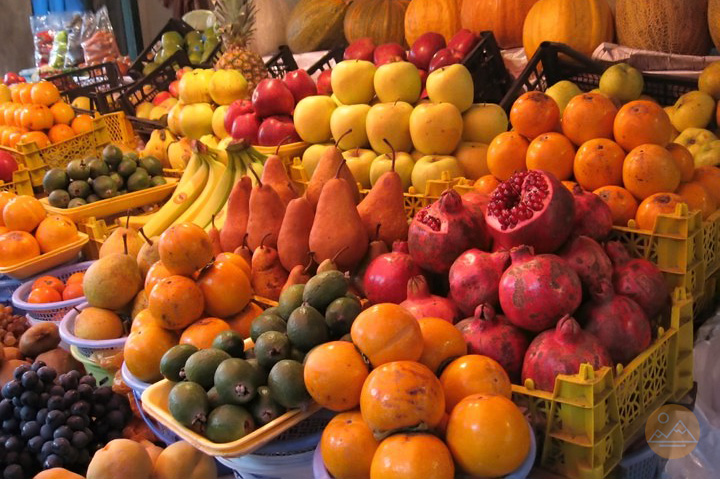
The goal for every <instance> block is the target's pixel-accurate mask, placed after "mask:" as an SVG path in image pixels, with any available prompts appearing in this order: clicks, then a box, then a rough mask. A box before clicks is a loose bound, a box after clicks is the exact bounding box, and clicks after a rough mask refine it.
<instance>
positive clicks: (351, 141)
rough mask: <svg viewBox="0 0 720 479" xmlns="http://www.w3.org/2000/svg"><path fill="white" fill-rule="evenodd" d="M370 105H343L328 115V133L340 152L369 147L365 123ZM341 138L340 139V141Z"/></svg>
mask: <svg viewBox="0 0 720 479" xmlns="http://www.w3.org/2000/svg"><path fill="white" fill-rule="evenodd" d="M369 111H370V105H343V106H339V107H337V108H335V110H334V111H333V112H332V115H330V131H331V132H332V136H333V139H334V140H335V141H336V142H337V141H339V143H338V147H339V148H340V149H341V150H350V149H352V148H365V147H366V146H368V145H369V143H368V137H367V132H366V130H365V122H366V118H367V114H368V112H369ZM341 138H342V139H341Z"/></svg>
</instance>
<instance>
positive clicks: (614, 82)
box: [599, 63, 645, 103]
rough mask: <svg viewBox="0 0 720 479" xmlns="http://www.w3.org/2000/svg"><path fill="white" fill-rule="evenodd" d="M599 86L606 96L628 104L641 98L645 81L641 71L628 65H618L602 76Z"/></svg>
mask: <svg viewBox="0 0 720 479" xmlns="http://www.w3.org/2000/svg"><path fill="white" fill-rule="evenodd" d="M599 86H600V91H601V92H603V93H604V94H606V95H608V96H609V97H612V98H617V99H618V100H620V101H621V102H623V103H627V102H629V101H633V100H637V99H638V98H640V95H642V91H643V88H644V87H645V80H644V79H643V76H642V73H640V71H639V70H637V69H635V68H633V67H631V66H630V65H628V64H627V63H616V64H615V65H613V66H611V67H610V68H608V69H607V70H605V72H604V73H603V74H602V76H601V77H600V85H599Z"/></svg>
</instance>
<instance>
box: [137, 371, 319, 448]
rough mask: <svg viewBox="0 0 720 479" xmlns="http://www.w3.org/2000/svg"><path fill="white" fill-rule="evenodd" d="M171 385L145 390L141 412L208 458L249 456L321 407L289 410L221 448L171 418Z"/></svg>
mask: <svg viewBox="0 0 720 479" xmlns="http://www.w3.org/2000/svg"><path fill="white" fill-rule="evenodd" d="M174 385H175V383H173V382H170V381H168V380H167V379H163V380H162V381H160V382H157V383H155V384H153V385H152V386H150V387H149V388H147V389H146V390H145V392H143V394H142V408H143V409H144V410H145V411H146V412H147V413H148V414H149V415H150V416H152V417H153V419H155V420H156V421H158V422H159V423H160V424H162V425H163V426H165V427H166V428H168V429H170V430H171V431H172V432H173V433H175V434H176V435H177V436H178V437H180V439H183V440H184V441H186V442H188V443H189V444H190V445H191V446H193V447H194V448H195V449H198V450H200V451H202V452H204V453H205V454H208V455H210V456H221V457H238V456H243V455H245V454H250V453H251V452H253V451H254V450H256V449H258V448H260V447H262V446H264V445H265V444H267V443H269V442H270V441H272V440H273V439H275V438H276V437H278V436H279V435H280V434H282V433H283V432H285V431H287V430H288V429H290V428H291V427H293V426H295V425H296V424H298V423H299V422H300V421H303V420H304V419H307V418H308V417H310V416H311V415H313V414H314V413H316V412H318V411H319V410H320V406H319V405H318V404H315V403H313V404H312V405H310V406H309V407H308V408H307V409H304V410H301V409H292V410H290V411H288V412H286V413H285V414H283V415H282V416H280V417H279V418H277V419H275V420H274V421H272V422H270V423H268V424H266V425H264V426H262V427H260V428H258V429H256V430H255V431H253V432H251V433H250V434H248V435H247V436H245V437H243V438H241V439H238V440H237V441H233V442H227V443H222V444H220V443H217V442H212V441H210V440H209V439H207V438H206V437H203V436H201V435H200V434H197V433H195V432H193V431H191V430H190V429H188V428H186V427H184V426H182V425H180V423H178V422H177V421H176V420H175V419H174V418H173V417H172V415H171V414H170V411H169V410H168V395H169V394H170V390H171V389H172V387H173V386H174Z"/></svg>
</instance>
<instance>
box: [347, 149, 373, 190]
mask: <svg viewBox="0 0 720 479" xmlns="http://www.w3.org/2000/svg"><path fill="white" fill-rule="evenodd" d="M343 158H345V164H347V166H348V168H350V172H352V174H353V176H354V177H355V181H357V182H358V183H360V185H361V186H362V187H363V188H365V189H367V188H370V186H372V185H371V184H370V166H371V165H372V162H373V160H374V159H375V158H377V153H375V152H374V151H372V150H366V149H364V148H353V149H352V150H348V151H345V152H343Z"/></svg>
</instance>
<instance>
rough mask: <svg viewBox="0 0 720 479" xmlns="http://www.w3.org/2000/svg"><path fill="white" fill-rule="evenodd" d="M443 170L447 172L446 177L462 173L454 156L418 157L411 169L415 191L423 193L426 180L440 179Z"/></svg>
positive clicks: (453, 176)
mask: <svg viewBox="0 0 720 479" xmlns="http://www.w3.org/2000/svg"><path fill="white" fill-rule="evenodd" d="M443 172H447V173H448V175H449V178H448V179H452V178H457V177H459V176H462V175H463V172H462V169H461V168H460V165H459V164H458V161H457V159H456V158H455V157H454V156H449V155H426V156H423V157H422V158H420V159H419V160H418V161H417V162H416V163H415V168H413V171H412V185H413V186H414V187H415V191H416V192H418V193H421V194H425V193H426V192H427V184H428V181H430V180H439V179H441V178H442V176H443Z"/></svg>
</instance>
